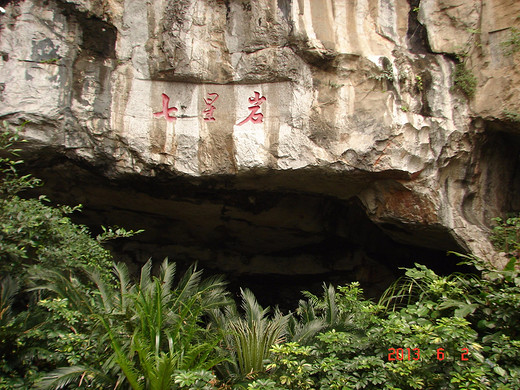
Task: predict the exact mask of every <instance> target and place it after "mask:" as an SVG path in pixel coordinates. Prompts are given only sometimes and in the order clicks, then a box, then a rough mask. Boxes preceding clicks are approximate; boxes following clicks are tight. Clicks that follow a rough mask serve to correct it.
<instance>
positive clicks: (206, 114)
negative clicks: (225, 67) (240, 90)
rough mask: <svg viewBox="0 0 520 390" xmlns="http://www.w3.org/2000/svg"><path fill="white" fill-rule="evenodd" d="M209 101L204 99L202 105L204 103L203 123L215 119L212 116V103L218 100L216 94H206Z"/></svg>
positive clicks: (213, 109)
mask: <svg viewBox="0 0 520 390" xmlns="http://www.w3.org/2000/svg"><path fill="white" fill-rule="evenodd" d="M208 96H209V99H208V100H206V99H204V103H206V108H205V109H204V110H203V111H202V113H203V114H204V120H205V121H214V120H215V117H214V116H213V111H215V106H214V105H213V103H215V101H216V100H217V99H218V96H219V95H218V93H208Z"/></svg>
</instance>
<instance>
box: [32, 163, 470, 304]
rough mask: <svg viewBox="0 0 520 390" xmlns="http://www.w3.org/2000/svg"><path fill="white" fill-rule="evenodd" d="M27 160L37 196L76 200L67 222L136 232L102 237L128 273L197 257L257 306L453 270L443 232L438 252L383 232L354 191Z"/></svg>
mask: <svg viewBox="0 0 520 390" xmlns="http://www.w3.org/2000/svg"><path fill="white" fill-rule="evenodd" d="M35 161H36V160H33V163H31V162H30V161H29V162H28V167H29V170H30V171H31V172H33V174H34V175H35V176H36V177H39V178H41V179H43V180H44V182H45V186H44V187H42V188H39V189H38V193H41V192H43V193H44V194H45V195H47V196H48V197H49V199H51V200H52V201H53V202H55V203H60V204H70V205H75V204H82V205H83V211H82V212H81V213H78V214H76V215H74V216H73V220H74V221H75V222H78V223H81V224H85V225H87V226H89V227H90V228H91V231H92V232H93V233H94V234H96V233H99V232H100V228H99V227H100V226H101V225H103V226H114V225H116V226H121V227H124V228H126V229H133V230H138V229H144V230H145V231H144V233H142V234H139V235H136V236H134V237H132V238H128V239H117V240H115V241H112V242H110V243H109V245H108V246H109V248H110V249H111V250H112V252H113V253H114V258H115V260H116V261H124V262H126V263H127V264H129V265H130V266H131V270H133V271H134V272H137V270H138V269H139V268H140V266H141V265H142V264H144V262H146V261H147V260H148V259H149V258H152V259H153V260H154V262H155V263H157V264H158V263H160V262H161V261H162V260H163V258H165V257H168V258H169V259H170V261H174V262H176V263H177V268H178V270H179V272H182V271H183V270H185V269H186V268H187V267H188V266H189V265H191V264H192V263H194V262H197V264H198V267H199V268H200V269H203V270H204V275H206V276H209V275H212V274H223V275H224V276H225V278H226V279H227V281H228V282H229V286H230V290H231V291H232V293H234V294H237V295H238V292H239V288H249V289H251V290H252V291H253V292H254V293H255V295H256V296H257V298H258V300H259V302H260V303H261V304H262V305H264V306H274V305H279V306H280V307H281V308H283V309H288V310H290V309H293V308H295V307H296V305H297V302H298V300H299V299H301V298H302V295H301V291H303V290H307V291H310V292H312V293H314V294H320V293H321V291H322V285H323V283H332V284H334V285H342V284H346V283H349V282H352V281H359V282H360V284H361V287H362V288H363V289H364V291H365V295H366V296H367V297H370V298H377V297H378V296H379V295H380V294H381V293H382V292H383V291H384V289H385V288H386V287H388V285H390V284H391V283H392V282H393V281H394V280H395V279H396V278H397V277H398V276H399V275H401V274H402V273H403V270H402V269H400V267H412V266H413V264H414V263H415V262H417V263H422V264H425V265H427V266H428V267H430V268H432V269H434V270H435V271H436V272H438V273H441V274H448V273H451V272H453V271H455V270H459V271H460V270H461V269H460V268H458V267H457V266H456V263H457V262H458V260H457V258H455V256H450V257H447V254H446V249H451V250H454V251H460V252H462V251H463V250H462V248H460V247H458V246H457V244H456V243H455V241H453V240H452V239H450V236H449V235H448V233H447V232H444V233H442V232H441V233H439V235H438V237H436V239H437V240H440V241H443V242H442V245H439V246H438V248H442V249H432V248H431V247H430V248H425V247H421V246H414V245H409V244H403V243H399V242H396V241H394V240H393V239H391V238H390V236H389V235H388V234H387V233H386V232H388V231H389V230H392V229H402V227H399V226H393V225H389V226H386V225H385V226H377V225H376V224H375V223H373V222H372V221H371V220H370V219H369V218H368V216H367V214H366V213H365V210H364V208H363V206H362V204H361V202H360V201H359V200H358V199H357V198H356V197H355V196H352V197H349V198H346V199H340V198H338V197H335V196H330V195H326V194H316V193H310V192H297V191H286V190H285V191H284V190H280V189H274V188H267V187H262V186H259V187H258V188H249V189H244V188H237V185H236V181H234V180H235V179H236V178H233V179H230V178H217V179H215V178H212V179H207V178H180V177H168V178H167V179H164V180H158V178H157V177H155V178H144V177H142V176H130V177H126V178H123V179H118V180H109V179H107V178H106V177H104V176H103V175H101V174H99V173H98V172H95V171H93V170H92V168H91V167H87V166H82V165H81V164H77V163H75V162H73V161H71V160H68V159H66V158H64V157H62V156H61V157H60V156H58V155H53V157H52V158H50V159H49V157H43V156H42V155H40V158H38V160H37V161H38V163H37V164H36V163H35ZM44 166H46V168H43V167H44ZM292 174H294V175H298V174H299V173H298V172H293V173H292ZM238 187H240V186H238ZM418 229H419V227H418ZM419 230H420V229H419ZM407 234H411V235H413V234H414V232H413V231H409V232H407Z"/></svg>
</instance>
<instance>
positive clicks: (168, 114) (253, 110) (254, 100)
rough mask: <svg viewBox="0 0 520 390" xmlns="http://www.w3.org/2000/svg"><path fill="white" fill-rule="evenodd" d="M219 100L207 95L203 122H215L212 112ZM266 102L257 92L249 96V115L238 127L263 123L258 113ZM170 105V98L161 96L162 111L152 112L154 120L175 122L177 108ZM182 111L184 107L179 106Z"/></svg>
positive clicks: (217, 95) (261, 116)
mask: <svg viewBox="0 0 520 390" xmlns="http://www.w3.org/2000/svg"><path fill="white" fill-rule="evenodd" d="M218 98H219V94H218V93H215V92H212V93H208V98H207V99H205V98H204V103H206V107H205V108H204V109H203V110H202V114H203V115H204V120H205V121H216V119H215V116H214V111H215V110H216V107H215V106H214V103H215V102H216V101H217V99H218ZM265 101H266V98H265V97H264V96H261V95H260V93H259V92H257V91H254V96H251V97H250V98H249V102H250V103H251V104H252V105H251V106H249V107H248V109H249V111H250V113H249V116H248V117H247V118H245V119H244V120H243V121H241V122H239V123H237V125H238V126H241V125H243V124H244V123H246V122H248V121H251V122H253V123H255V124H256V123H263V121H264V115H263V114H262V113H261V112H259V110H260V105H261V104H262V103H263V102H265ZM169 105H170V97H169V96H168V95H166V94H165V93H163V94H162V111H159V112H154V113H153V116H154V117H156V118H160V117H164V119H166V121H168V122H173V121H174V120H177V119H178V118H177V117H176V116H175V113H176V112H177V111H178V110H177V107H169ZM181 107H182V108H183V109H184V108H185V107H183V106H181ZM186 117H187V116H183V115H181V116H179V118H186Z"/></svg>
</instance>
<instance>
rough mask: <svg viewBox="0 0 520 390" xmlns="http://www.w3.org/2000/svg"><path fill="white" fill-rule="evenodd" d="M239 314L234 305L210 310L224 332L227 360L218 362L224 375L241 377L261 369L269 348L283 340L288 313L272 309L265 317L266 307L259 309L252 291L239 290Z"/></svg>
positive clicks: (253, 373) (267, 311) (256, 372)
mask: <svg viewBox="0 0 520 390" xmlns="http://www.w3.org/2000/svg"><path fill="white" fill-rule="evenodd" d="M240 295H241V298H242V305H241V309H242V313H240V312H239V310H238V308H237V307H236V306H228V307H227V308H226V309H225V310H224V311H216V310H215V311H213V316H212V317H213V322H214V324H215V325H216V326H217V327H218V328H219V329H221V330H222V331H223V335H224V340H225V345H226V349H227V351H228V353H229V357H230V360H231V361H229V362H225V363H224V364H221V365H220V370H221V371H222V372H224V375H225V376H227V377H231V378H235V379H243V378H246V377H251V376H255V375H256V374H258V373H260V372H262V371H264V361H265V360H266V359H267V358H268V357H269V355H270V351H269V350H270V348H271V347H272V346H273V345H274V344H276V343H279V342H281V341H282V340H283V337H284V336H285V334H286V332H287V322H288V320H289V317H290V316H289V315H283V314H282V313H281V312H280V311H279V310H278V309H275V311H274V314H273V315H272V316H268V314H269V308H265V309H264V308H262V306H260V304H259V303H258V301H257V300H256V298H255V296H254V294H253V293H252V292H251V291H250V290H248V289H245V290H242V289H241V290H240Z"/></svg>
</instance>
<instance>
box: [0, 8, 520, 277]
mask: <svg viewBox="0 0 520 390" xmlns="http://www.w3.org/2000/svg"><path fill="white" fill-rule="evenodd" d="M411 4H412V5H410V3H409V2H407V1H404V0H399V1H395V2H388V1H384V0H380V1H368V0H364V1H357V2H351V1H331V0H320V1H290V0H283V1H282V0H278V1H268V0H259V1H233V0H229V1H223V0H208V1H201V0H182V1H159V0H155V1H149V2H142V1H140V0H125V1H115V0H114V1H84V0H75V1H64V0H62V1H60V0H49V1H45V2H43V1H36V0H25V1H20V2H9V4H8V5H7V6H6V11H7V12H6V14H5V15H3V16H0V23H1V24H2V28H1V30H0V52H1V56H0V69H1V72H0V99H1V101H2V105H1V106H0V117H2V118H3V119H7V120H8V121H9V122H11V123H13V124H16V123H21V122H23V121H26V120H27V121H29V123H27V125H26V126H25V127H24V135H25V137H26V138H27V139H28V140H29V143H28V144H27V145H26V146H27V150H29V151H30V152H31V153H32V156H33V157H34V156H37V157H38V158H40V160H39V161H40V165H44V164H48V166H46V167H43V166H41V167H40V168H41V169H40V171H41V172H42V174H45V175H47V178H51V177H52V169H51V167H52V166H53V164H55V162H56V161H57V160H59V161H61V159H63V158H65V159H69V160H70V161H71V163H72V162H73V166H78V167H79V166H81V167H87V169H88V170H92V171H95V172H96V174H97V175H98V177H99V178H101V177H104V178H106V179H107V180H110V181H113V183H118V185H121V183H122V182H124V181H125V180H128V178H134V179H132V180H134V181H135V182H140V180H141V179H143V178H144V179H146V180H150V182H151V183H153V182H154V181H155V180H159V181H161V182H163V181H164V180H166V181H168V180H172V183H176V184H175V185H181V184H178V183H181V182H179V181H176V180H177V179H179V178H182V180H187V182H188V183H192V184H193V183H195V184H194V185H196V188H202V187H204V186H208V185H209V184H208V183H213V182H215V183H218V185H217V187H218V188H217V187H215V188H214V191H217V192H218V191H220V190H219V188H220V189H222V186H224V187H225V188H226V191H229V194H230V195H227V196H230V197H232V196H237V197H239V195H238V193H239V192H240V191H246V193H247V198H248V199H249V197H253V198H255V197H256V196H264V195H265V194H266V193H272V194H277V195H276V196H275V197H281V198H283V199H285V200H283V201H282V200H280V202H282V203H283V202H289V203H291V201H290V200H289V199H290V197H288V196H287V194H296V195H295V196H296V197H297V198H298V197H300V198H301V197H311V198H312V199H314V198H313V197H322V198H323V199H335V200H336V201H338V202H343V203H342V204H345V205H346V204H350V202H357V203H356V204H358V205H362V206H359V207H363V208H364V210H365V212H366V214H367V215H368V217H369V218H370V219H371V221H372V222H373V223H375V225H374V226H379V228H380V229H382V230H383V231H384V232H385V234H386V237H389V239H391V240H394V241H395V242H398V243H401V244H403V245H415V246H420V247H424V248H430V249H431V248H434V249H440V250H448V249H464V250H468V251H470V252H473V253H475V254H476V255H478V256H481V257H486V258H489V259H492V258H493V255H494V252H493V249H492V247H491V245H490V243H489V241H488V239H487V229H488V228H487V227H486V226H487V225H488V223H489V218H490V217H491V216H494V215H497V214H500V213H503V212H505V211H507V210H516V209H518V208H519V206H518V202H517V201H516V199H515V196H514V189H516V188H517V187H518V176H516V173H515V172H517V170H518V161H517V160H518V158H517V157H515V158H513V157H512V158H511V159H504V158H503V156H504V155H511V156H514V155H515V153H516V150H517V146H516V145H517V144H518V142H517V139H516V137H515V136H514V135H511V136H509V135H507V136H502V135H500V134H502V132H508V133H514V132H515V131H517V130H518V125H517V123H516V119H515V118H517V117H516V116H515V115H514V113H515V112H518V111H519V103H518V102H519V101H520V100H519V99H518V88H517V87H516V84H517V83H516V80H517V73H518V70H517V69H518V68H519V67H518V66H515V65H517V62H518V61H519V60H520V56H519V55H518V53H510V54H505V53H504V52H503V51H501V50H500V48H501V47H503V45H501V42H503V40H507V39H509V38H508V37H510V34H511V33H512V32H514V31H515V30H514V27H515V26H517V27H518V24H519V23H518V19H515V18H514V17H513V16H511V15H513V14H514V12H512V11H511V10H512V9H513V8H515V7H518V6H519V5H518V4H517V2H514V1H512V0H495V1H491V2H489V1H488V2H486V4H483V3H481V2H476V3H475V2H474V1H469V0H468V1H466V0H458V1H452V0H450V1H441V0H437V1H435V0H422V1H421V2H417V1H413V2H411ZM508 7H509V8H508ZM421 31H422V32H424V33H425V34H426V35H425V36H422V35H421V37H419V35H420V34H422V33H421ZM426 36H427V37H428V39H427V40H428V41H429V46H428V45H427V44H426V43H425V40H426V38H425V37H426ZM430 48H431V52H430V51H429V50H430ZM456 55H458V56H459V60H460V59H461V58H462V57H461V56H462V55H466V57H464V58H465V59H464V61H466V65H465V66H466V67H467V69H468V70H469V71H472V72H473V73H474V74H475V75H476V77H477V81H478V82H477V86H476V95H475V97H474V99H472V100H470V101H469V102H468V98H467V97H466V96H465V95H464V94H463V93H462V92H461V91H460V90H459V89H458V88H457V87H456V86H454V82H455V80H454V69H455V64H456V62H457V60H456V59H455V58H454V57H455V56H456ZM479 118H481V119H479ZM518 118H520V113H519V114H518ZM496 134H499V135H496ZM508 137H509V138H508ZM505 139H507V140H509V141H510V142H504V140H505ZM490 140H491V141H490ZM498 144H499V145H500V147H501V148H504V153H493V152H492V147H490V146H489V145H498ZM486 145H487V146H486ZM29 159H31V158H30V157H29ZM32 161H33V164H35V163H34V162H35V161H36V160H35V159H34V158H33V159H32ZM35 165H36V166H37V165H38V164H35ZM82 169H83V168H82ZM138 178H141V179H138ZM168 178H169V179H168ZM52 181H53V183H54V182H55V185H56V187H55V190H53V191H54V195H56V196H58V199H59V191H58V190H56V188H59V186H60V184H59V180H57V179H56V178H52ZM62 182H64V181H62ZM88 183H89V185H93V183H94V181H93V180H89V181H88ZM183 183H184V182H183ZM107 185H108V184H107ZM161 185H162V184H161ZM172 185H173V184H172ZM74 186H78V188H80V187H81V185H80V183H79V182H78V183H76V184H74ZM201 186H202V187H201ZM490 186H491V187H492V188H493V189H497V191H498V190H500V189H503V192H504V195H503V196H494V195H493V191H494V190H490ZM209 187H211V185H209ZM166 188H167V187H166ZM71 191H72V189H71ZM82 191H83V190H80V191H79V193H81V192H82ZM103 191H105V190H100V192H101V193H102V192H103ZM175 191H177V190H175ZM175 191H174V192H175ZM197 191H198V190H197ZM197 191H195V192H196V193H197V194H198V195H197V196H195V195H190V194H186V195H184V196H185V198H186V199H188V200H187V203H186V204H184V203H182V202H181V203H175V202H177V201H176V200H172V199H169V198H168V196H165V195H160V196H158V195H156V194H154V193H153V191H152V189H147V188H146V187H141V189H140V191H139V194H140V195H139V196H138V197H137V199H139V197H146V196H149V197H151V198H152V199H155V200H153V201H152V200H149V201H147V202H144V203H143V204H141V206H139V204H140V203H139V202H133V203H132V206H131V205H129V204H126V205H125V207H124V209H125V210H132V212H133V213H135V214H136V215H137V214H139V213H140V212H143V213H151V214H153V215H155V216H160V215H162V214H161V213H167V212H168V211H167V210H177V211H175V213H177V212H179V211H178V210H183V209H184V211H185V212H184V213H181V214H180V216H178V215H176V216H175V217H173V216H172V218H167V219H166V220H164V221H167V222H164V223H168V224H173V225H174V226H172V227H171V229H172V230H170V228H168V229H165V230H164V234H165V237H170V239H171V242H170V244H171V245H172V248H173V249H172V250H173V251H175V250H179V251H180V252H182V250H180V249H179V248H180V247H179V245H178V244H179V242H180V241H181V239H180V238H178V237H182V239H186V240H188V241H189V237H187V236H186V235H183V234H181V235H180V236H179V234H178V230H179V229H180V230H183V229H184V228H182V226H186V225H188V226H189V224H190V223H191V222H193V226H191V227H190V228H189V229H188V230H192V231H197V230H200V232H199V233H197V234H194V236H193V237H195V238H196V239H198V240H202V241H203V237H208V240H209V241H212V240H213V241H215V242H218V243H226V242H227V241H226V240H228V239H229V240H231V241H230V242H232V239H233V240H245V241H246V242H247V240H251V237H255V238H254V239H253V240H252V241H251V242H254V245H252V246H251V247H250V249H251V251H249V252H248V251H247V249H246V248H247V247H248V245H247V244H244V245H241V244H240V245H238V248H241V249H240V250H237V249H236V248H237V247H235V249H233V250H232V252H233V251H234V252H233V253H232V254H230V255H229V256H230V258H236V257H237V256H238V257H240V256H242V257H244V258H245V259H246V260H244V261H245V262H248V266H247V267H245V268H244V269H249V270H250V271H251V270H256V271H254V272H257V270H259V269H261V268H262V267H264V266H265V264H268V263H269V261H267V260H266V258H265V255H264V254H263V252H262V250H261V248H266V251H267V252H268V253H271V252H273V251H274V252H276V248H275V247H276V245H279V244H280V242H285V241H287V242H290V241H291V240H294V239H295V238H296V237H297V236H298V235H299V234H302V236H301V237H302V241H301V242H298V243H297V244H296V243H295V244H294V245H295V246H296V247H298V248H304V247H305V246H306V245H307V244H304V243H309V245H310V244H312V243H313V242H314V239H315V238H316V237H320V239H319V240H318V241H319V242H325V241H323V240H324V238H323V237H322V236H321V235H320V234H321V233H320V231H319V230H313V229H311V230H309V231H307V230H306V228H305V223H306V222H305V218H306V217H305V216H304V217H302V218H303V220H300V219H294V215H299V214H298V213H300V214H302V215H303V214H304V210H305V209H306V208H307V206H300V207H299V208H298V207H297V208H296V210H295V209H293V208H291V207H286V206H277V207H274V206H273V209H272V210H274V211H272V212H273V213H274V214H273V215H275V214H276V215H278V214H280V215H286V217H283V218H281V219H278V220H272V221H271V222H270V223H269V224H268V225H269V228H268V230H269V232H270V233H269V234H267V233H265V232H264V233H258V232H259V231H260V230H261V228H259V226H262V222H261V218H260V217H259V215H261V213H260V214H259V215H257V214H255V213H254V212H253V213H252V214H251V215H249V214H248V213H247V212H240V213H238V214H237V215H235V216H233V211H232V208H230V207H229V206H227V203H226V202H227V201H224V198H221V199H220V200H218V201H215V207H214V208H212V207H210V209H211V211H210V210H208V213H210V214H211V215H212V217H211V218H210V217H208V218H209V219H210V220H211V221H213V222H212V223H206V222H207V221H206V216H205V214H204V213H203V212H202V211H201V210H204V207H203V204H204V196H209V194H210V193H211V191H207V192H204V191H202V192H200V191H198V192H197ZM234 191H235V194H236V195H231V194H233V192H234ZM74 193H76V192H74ZM79 193H78V195H77V196H79ZM204 194H205V195H204ZM255 194H256V195H255ZM262 194H264V195H262ZM123 195H125V194H121V195H120V196H123ZM203 195H204V196H203ZM190 197H191V198H190ZM62 198H67V199H68V200H70V201H74V199H73V197H72V198H71V197H66V196H62ZM94 198H96V199H97V200H96V201H95V202H94V203H96V202H97V203H96V205H95V206H94V203H92V204H91V207H92V208H94V209H96V208H97V209H103V205H102V204H101V203H102V201H104V202H106V205H105V206H106V207H105V209H110V208H115V207H117V206H118V205H120V204H123V203H125V202H128V200H126V198H124V197H121V198H120V197H119V196H116V194H115V193H114V192H113V191H112V192H110V191H109V192H108V193H107V194H106V196H99V195H96V196H95V197H94ZM116 198H117V200H116ZM189 199H191V200H189ZM77 200H78V201H80V202H82V203H85V205H86V207H87V208H88V207H89V199H88V198H86V199H77ZM163 201H164V202H166V203H165V204H164V209H163V208H160V209H157V210H155V209H153V207H152V206H151V204H153V203H154V202H157V204H162V202H163ZM100 202H101V203H100ZM251 202H252V204H254V203H255V202H254V201H251ZM311 203H312V202H311ZM188 204H189V205H190V206H189V207H188ZM251 207H252V206H251ZM308 207H309V208H310V209H312V210H315V211H316V212H318V210H320V207H318V206H316V205H314V206H312V207H311V206H308ZM345 207H346V206H345ZM481 208H482V209H485V211H481V210H479V209H481ZM223 210H224V211H223ZM226 210H227V211H226ZM105 211H106V210H105ZM175 213H174V214H175ZM280 215H279V216H280ZM279 216H278V217H279ZM258 218H260V220H259V219H258ZM269 218H271V217H269ZM126 219H127V220H128V218H126ZM237 221H242V222H240V223H239V222H237ZM291 221H292V222H291ZM318 221H320V222H318V224H320V223H324V221H323V220H322V219H319V220H318ZM315 222H316V221H315ZM283 223H288V224H289V225H291V224H293V226H289V225H287V226H285V227H280V224H282V225H283ZM152 225H153V224H151V225H150V226H152ZM221 226H223V227H221ZM246 226H255V227H256V228H255V229H257V228H258V229H260V230H255V229H252V230H248V229H247V228H245V227H246ZM276 226H278V228H276ZM284 229H285V230H287V231H291V232H292V233H291V235H290V238H289V236H287V237H288V238H286V239H285V238H282V237H284V236H283V234H284V233H283V230H284ZM241 231H242V232H245V233H244V235H243V236H241V235H240V234H239V233H240V232H241ZM201 232H203V233H201ZM219 232H221V233H219ZM222 232H227V233H222ZM230 232H231V233H230ZM295 232H296V233H295ZM302 232H306V233H305V234H303V233H302ZM307 233H308V234H307ZM352 234H353V231H352V230H349V231H348V233H345V234H343V235H342V234H336V233H335V234H334V235H333V237H334V238H335V239H337V240H339V241H344V242H346V243H348V242H350V241H349V237H350V236H351V235H352ZM271 235H272V236H271ZM175 236H176V237H177V238H173V237H175ZM246 236H247V240H246ZM257 237H258V238H257ZM260 237H262V238H260ZM276 237H278V238H276ZM277 239H278V240H279V241H278V244H276V242H275V241H276V240H277ZM165 240H166V238H165ZM166 241H167V240H166ZM166 241H165V242H166ZM194 241H196V240H194ZM213 241H212V242H213ZM271 244H272V245H274V246H273V247H271V246H270V245H271ZM165 245H166V244H165ZM186 245H187V246H190V245H188V244H186ZM204 245H205V244H199V246H198V247H197V248H198V249H196V250H195V249H193V248H194V246H192V249H193V252H192V255H193V253H198V255H197V256H200V257H201V258H206V260H207V262H210V257H211V256H213V255H214V254H212V255H211V256H209V257H208V253H212V252H206V254H204V253H205V252H204ZM208 245H209V244H208ZM226 245H227V244H226ZM347 246H348V245H347ZM282 247H283V248H281V249H280V250H282V249H283V250H282V251H284V250H288V248H287V247H286V246H284V245H282ZM268 248H269V250H268ZM253 249H254V250H253ZM345 250H346V249H345ZM356 250H357V249H349V250H346V251H347V252H348V255H346V257H345V258H349V259H350V260H348V261H347V260H341V261H342V262H343V263H342V264H344V265H342V267H343V266H345V267H347V268H348V267H351V266H352V264H357V263H356V262H358V263H360V264H361V263H363V261H364V260H359V259H361V257H359V256H358V257H357V259H358V260H353V259H354V258H356V256H357V255H356V253H357V252H356ZM255 251H258V253H254V252H255ZM303 252H304V251H303V250H301V251H300V253H302V255H301V256H300V255H298V256H300V257H298V256H296V257H294V258H291V259H290V260H289V257H290V256H289V257H288V256H285V257H284V256H282V258H284V259H285V260H283V261H285V263H283V261H282V260H280V263H279V266H275V264H276V261H274V262H271V263H269V264H270V265H269V267H274V268H273V271H272V272H273V273H283V272H284V271H285V270H287V269H291V270H292V271H290V272H296V271H294V270H297V269H301V270H303V269H306V267H310V268H312V264H313V261H317V260H316V259H317V257H316V256H315V255H305V254H303ZM197 256H195V255H193V256H192V257H197ZM216 256H217V258H218V259H219V260H216V261H217V262H222V264H221V265H220V267H221V268H222V269H227V268H233V267H237V268H240V267H241V266H240V267H239V266H238V262H237V261H235V260H233V261H231V260H225V259H226V252H225V251H224V252H222V251H221V252H219V253H218V254H217V255H216ZM262 256H264V257H262ZM269 256H271V258H272V257H273V256H272V254H270V255H269ZM360 256H361V255H360ZM324 261H325V260H324ZM349 261H350V262H351V263H349ZM291 262H292V263H291ZM369 262H370V261H368V260H367V261H366V263H367V264H368V263H369ZM333 263H334V262H333V261H332V260H331V264H333ZM289 264H293V265H290V266H289ZM316 264H317V263H316ZM316 264H315V266H316V269H319V268H320V267H319V266H318V265H316ZM345 264H350V265H348V266H347V265H345ZM329 265H330V264H329ZM226 267H227V268H226ZM248 267H249V268H248ZM266 267H267V266H266ZM244 272H249V271H244ZM251 272H253V271H251ZM316 272H318V273H319V272H321V271H316Z"/></svg>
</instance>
